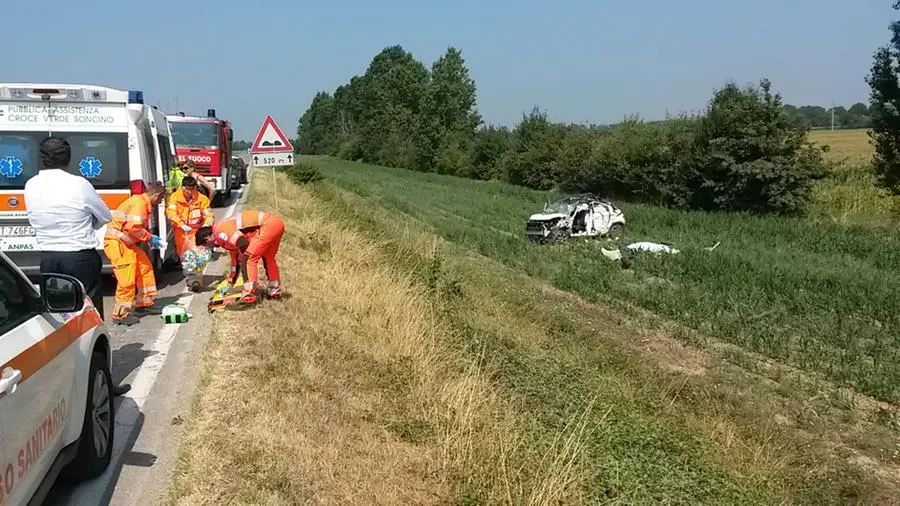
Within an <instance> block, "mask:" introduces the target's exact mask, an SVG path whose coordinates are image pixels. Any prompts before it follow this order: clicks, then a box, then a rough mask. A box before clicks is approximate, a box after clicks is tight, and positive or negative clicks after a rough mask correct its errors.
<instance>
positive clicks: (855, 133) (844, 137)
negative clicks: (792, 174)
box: [809, 128, 875, 166]
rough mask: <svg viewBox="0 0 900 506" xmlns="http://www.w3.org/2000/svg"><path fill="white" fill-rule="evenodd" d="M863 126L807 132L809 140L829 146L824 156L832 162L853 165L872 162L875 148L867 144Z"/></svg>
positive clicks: (865, 130) (867, 139)
mask: <svg viewBox="0 0 900 506" xmlns="http://www.w3.org/2000/svg"><path fill="white" fill-rule="evenodd" d="M867 131H868V130H867V129H865V128H859V129H852V130H830V129H820V130H812V131H810V132H809V140H810V141H812V142H814V143H816V144H817V145H820V146H821V145H827V146H829V150H828V152H826V153H825V158H826V159H827V160H828V161H830V162H833V163H836V164H839V165H844V166H854V165H868V164H870V163H872V154H873V153H875V148H873V147H872V145H871V144H869V136H868V135H867V134H866V132H867Z"/></svg>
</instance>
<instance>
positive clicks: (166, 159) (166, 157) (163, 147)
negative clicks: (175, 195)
mask: <svg viewBox="0 0 900 506" xmlns="http://www.w3.org/2000/svg"><path fill="white" fill-rule="evenodd" d="M156 143H157V144H159V154H160V156H161V157H162V171H163V184H165V185H168V184H169V169H171V168H172V166H173V165H175V160H174V159H173V156H172V153H171V151H170V148H169V138H168V137H164V136H162V135H157V136H156Z"/></svg>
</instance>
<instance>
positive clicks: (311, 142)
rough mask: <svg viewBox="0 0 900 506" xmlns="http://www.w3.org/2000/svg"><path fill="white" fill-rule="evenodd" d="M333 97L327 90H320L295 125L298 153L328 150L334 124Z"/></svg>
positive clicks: (310, 153) (319, 152) (311, 153)
mask: <svg viewBox="0 0 900 506" xmlns="http://www.w3.org/2000/svg"><path fill="white" fill-rule="evenodd" d="M333 116H334V99H333V98H332V97H331V95H329V94H328V92H325V91H320V92H319V93H316V96H315V97H313V100H312V103H311V104H310V105H309V108H308V109H307V110H306V112H304V113H303V116H301V117H300V121H299V122H298V125H297V146H296V148H295V149H296V150H297V152H298V153H302V154H305V155H318V154H324V153H327V152H328V142H329V140H330V139H329V138H330V137H331V132H330V130H331V128H332V125H333V124H334V119H333Z"/></svg>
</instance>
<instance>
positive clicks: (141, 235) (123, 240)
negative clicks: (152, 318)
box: [103, 194, 156, 319]
mask: <svg viewBox="0 0 900 506" xmlns="http://www.w3.org/2000/svg"><path fill="white" fill-rule="evenodd" d="M152 207H153V206H152V204H151V203H150V197H149V196H148V195H147V194H140V195H134V196H131V197H128V198H127V199H126V200H125V201H124V202H122V203H121V204H119V207H117V208H116V209H115V210H114V211H112V221H110V222H109V223H108V224H107V225H106V236H105V237H104V238H103V252H104V253H106V257H107V258H109V261H110V263H112V266H113V274H115V276H116V305H115V308H114V309H113V318H114V319H118V318H125V317H127V316H128V315H129V314H131V310H132V309H133V308H134V307H135V306H137V307H148V306H152V305H153V299H154V298H155V297H156V277H155V276H154V275H153V263H152V262H151V261H150V257H148V256H147V253H145V252H144V250H142V249H141V248H139V247H138V243H141V242H145V241H149V240H150V238H151V237H152V234H151V233H150V232H149V231H148V230H147V226H148V225H149V224H150V212H151V210H152ZM135 294H136V295H137V300H136V301H135Z"/></svg>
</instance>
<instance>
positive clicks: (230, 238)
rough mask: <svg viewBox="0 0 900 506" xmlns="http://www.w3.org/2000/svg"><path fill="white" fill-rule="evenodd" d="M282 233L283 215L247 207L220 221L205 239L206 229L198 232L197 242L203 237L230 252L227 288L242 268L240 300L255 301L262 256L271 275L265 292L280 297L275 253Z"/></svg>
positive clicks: (279, 280) (279, 281) (279, 282)
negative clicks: (202, 232) (201, 232)
mask: <svg viewBox="0 0 900 506" xmlns="http://www.w3.org/2000/svg"><path fill="white" fill-rule="evenodd" d="M283 235H284V220H283V219H281V217H280V216H277V215H274V214H272V213H267V212H264V211H250V210H245V211H241V212H239V213H237V214H236V215H235V216H233V217H231V218H228V219H226V220H222V221H220V222H219V223H217V224H216V225H215V227H213V229H212V237H211V238H209V239H206V233H204V234H203V235H202V236H201V234H200V232H198V233H197V242H198V243H199V242H200V241H201V239H203V240H204V241H205V242H208V243H211V244H214V245H216V246H219V247H221V248H224V249H225V250H227V251H228V252H229V253H230V254H231V270H230V271H229V277H228V283H227V285H228V286H227V287H226V290H230V287H231V286H232V285H234V282H235V281H236V280H237V275H238V272H240V273H241V275H242V276H243V278H244V285H243V287H242V291H241V299H240V300H241V302H243V303H245V304H253V303H255V302H256V300H257V299H256V293H255V292H256V284H257V282H258V280H259V262H260V260H262V264H263V267H264V268H265V270H266V277H268V278H269V282H268V286H267V290H266V295H267V296H268V297H269V298H272V299H279V298H281V295H282V286H281V278H280V273H279V271H278V262H277V261H276V260H275V255H276V254H277V253H278V247H279V246H280V245H281V238H282V236H283ZM238 269H240V271H239V270H238Z"/></svg>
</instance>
